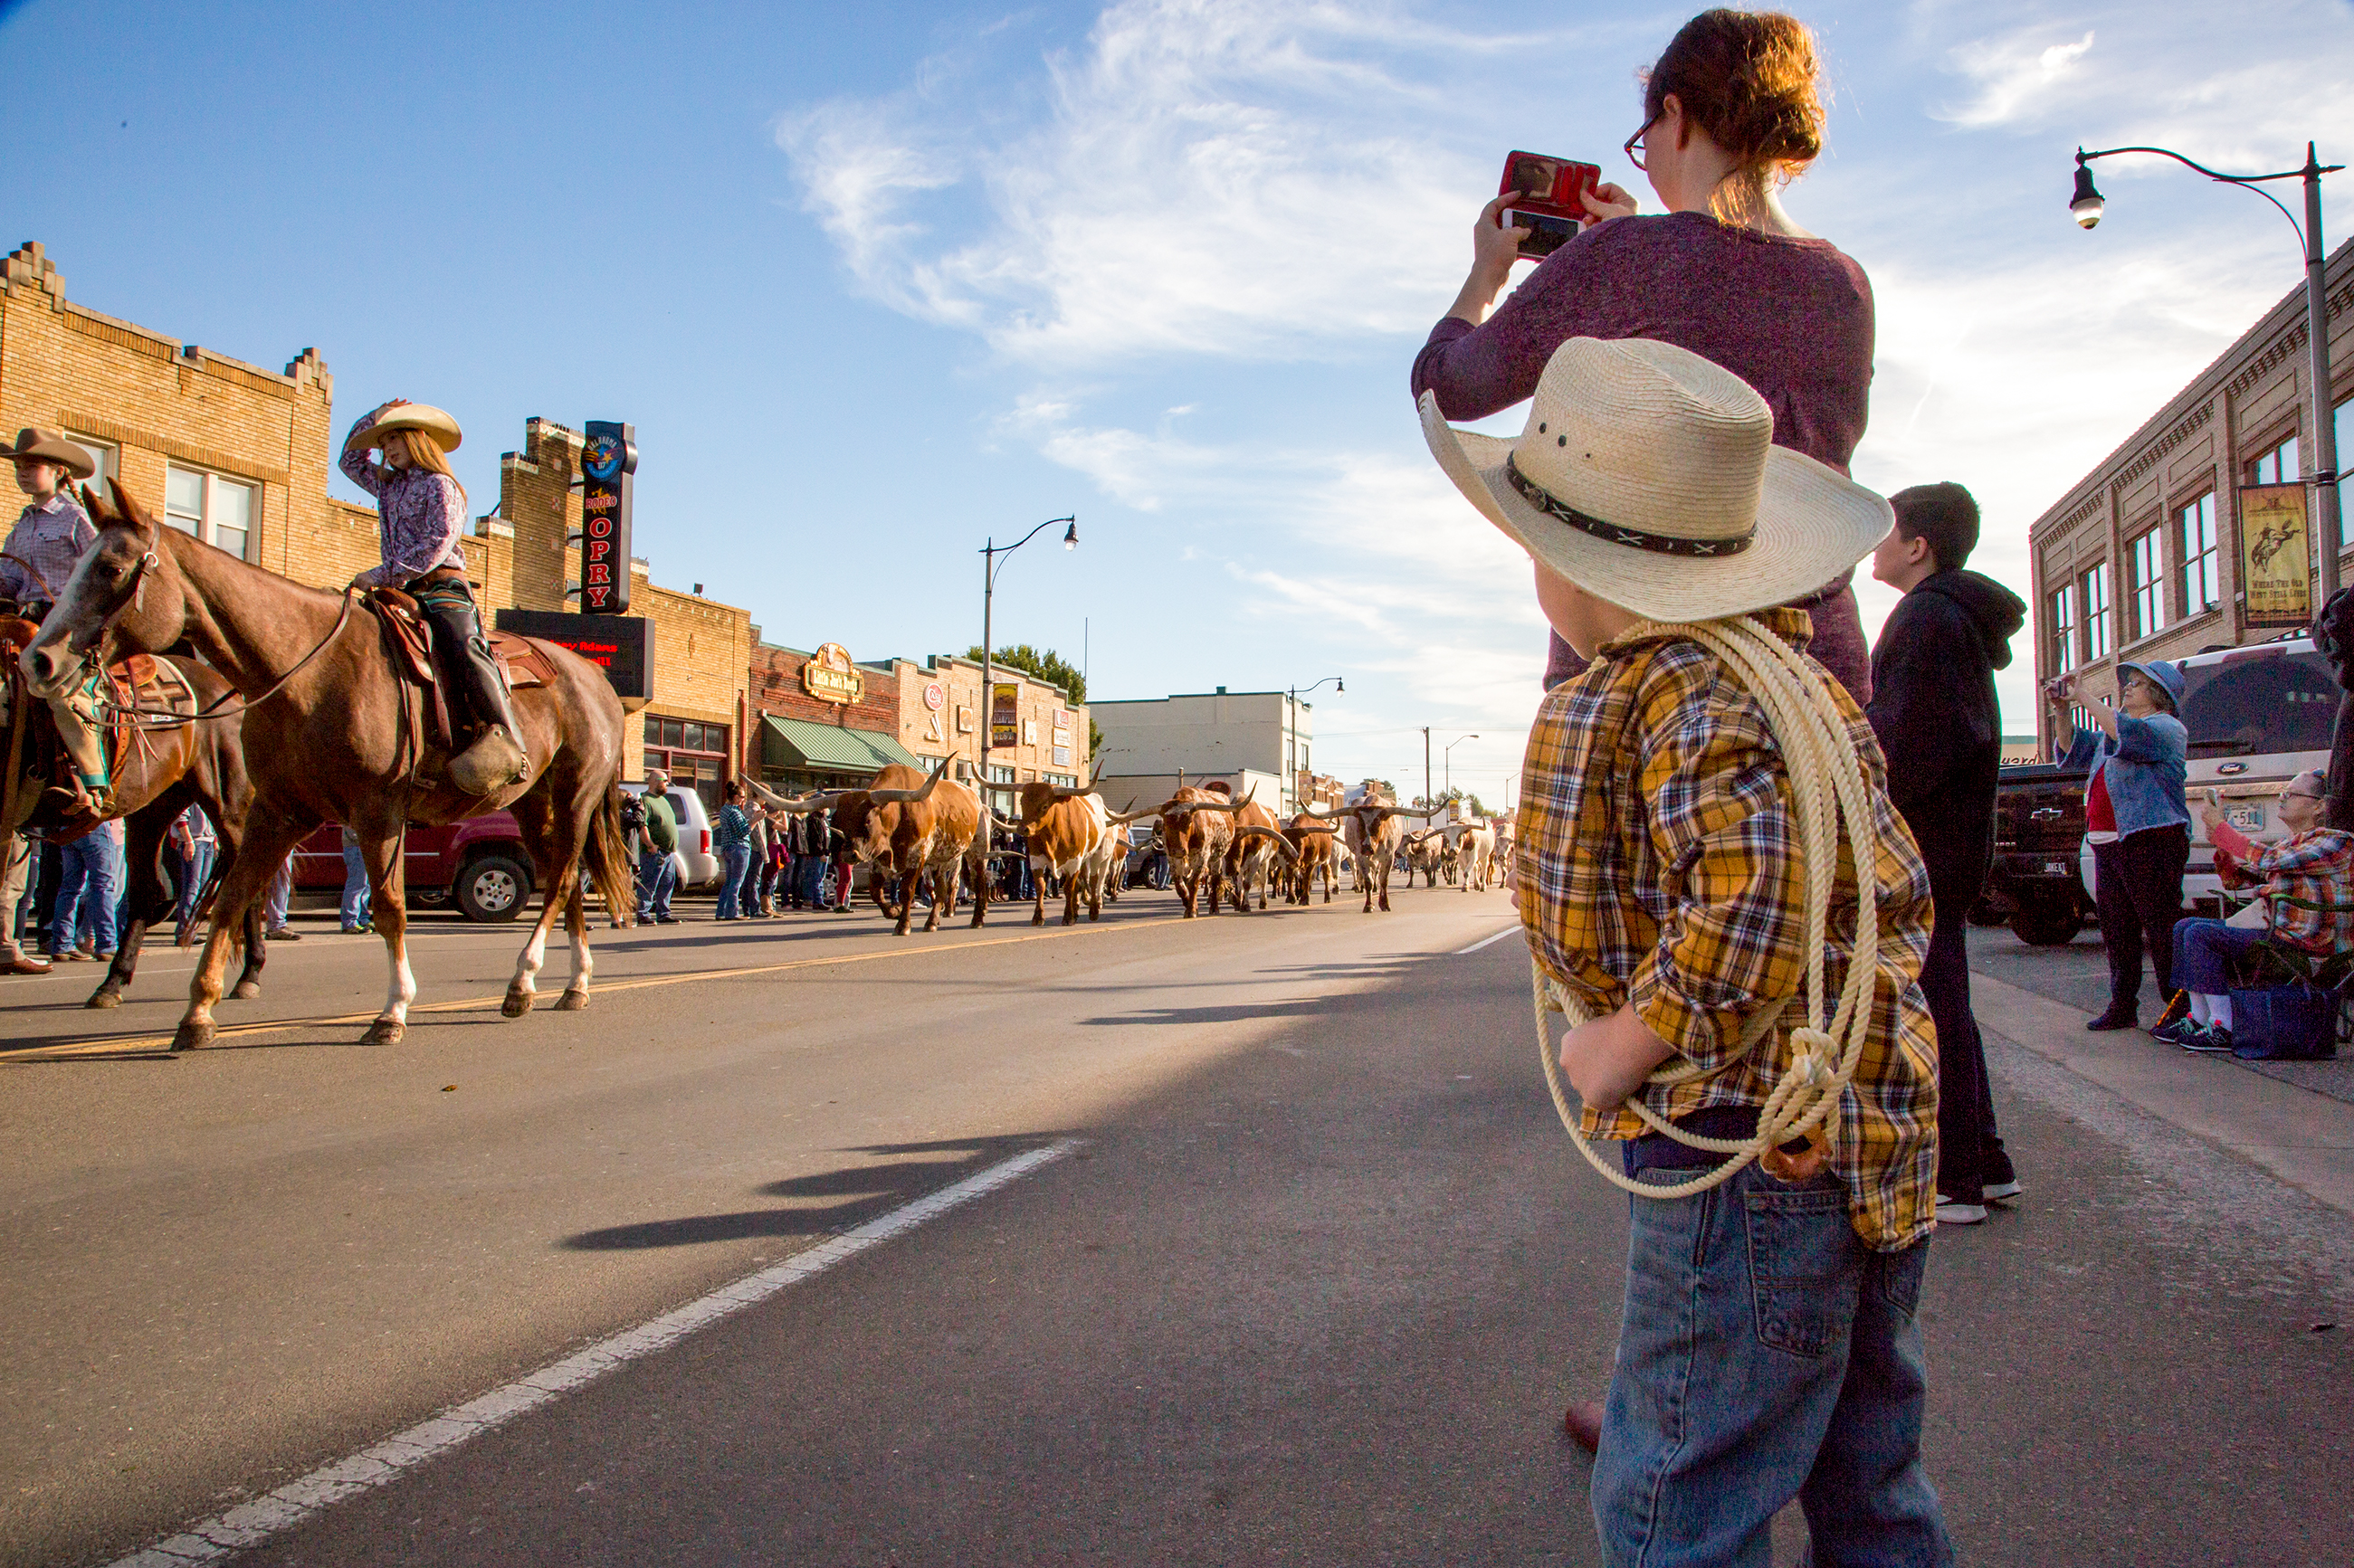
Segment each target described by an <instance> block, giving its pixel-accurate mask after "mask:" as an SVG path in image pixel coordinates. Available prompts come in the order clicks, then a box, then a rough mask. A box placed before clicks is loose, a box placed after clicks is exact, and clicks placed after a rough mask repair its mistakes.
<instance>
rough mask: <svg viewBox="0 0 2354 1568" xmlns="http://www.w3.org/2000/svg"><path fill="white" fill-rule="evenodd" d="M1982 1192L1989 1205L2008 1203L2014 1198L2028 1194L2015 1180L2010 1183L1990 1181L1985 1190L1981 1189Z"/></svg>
mask: <svg viewBox="0 0 2354 1568" xmlns="http://www.w3.org/2000/svg"><path fill="white" fill-rule="evenodd" d="M1980 1191H1981V1192H1984V1194H1985V1196H1986V1201H1987V1202H1989V1203H2008V1202H2010V1201H2011V1200H2012V1199H2013V1198H2016V1197H2018V1196H2019V1195H2020V1193H2022V1192H2026V1191H2027V1189H2026V1188H2024V1187H2022V1186H2020V1184H2019V1182H2018V1181H2015V1180H2014V1181H1989V1182H1988V1183H1987V1184H1986V1186H1985V1187H1984V1188H1982V1189H1980Z"/></svg>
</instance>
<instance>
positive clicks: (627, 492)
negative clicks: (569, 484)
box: [580, 419, 638, 615]
mask: <svg viewBox="0 0 2354 1568" xmlns="http://www.w3.org/2000/svg"><path fill="white" fill-rule="evenodd" d="M587 433H588V444H587V445H585V446H584V447H582V448H581V449H580V609H581V610H582V611H583V612H584V613H586V614H588V615H622V614H626V613H627V612H628V610H629V608H630V499H631V488H632V482H631V475H632V474H634V473H636V472H637V471H638V443H637V427H636V426H634V425H625V424H622V423H620V421H618V420H614V419H591V420H589V421H588V432H587Z"/></svg>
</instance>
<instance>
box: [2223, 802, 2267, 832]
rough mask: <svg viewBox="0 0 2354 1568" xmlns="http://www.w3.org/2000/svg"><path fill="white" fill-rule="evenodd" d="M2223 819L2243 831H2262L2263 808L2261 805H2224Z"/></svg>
mask: <svg viewBox="0 0 2354 1568" xmlns="http://www.w3.org/2000/svg"><path fill="white" fill-rule="evenodd" d="M2223 820H2224V821H2227V822H2229V823H2231V824H2232V826H2233V827H2235V828H2237V829H2239V830H2240V831H2241V832H2243V833H2258V832H2264V808H2263V807H2262V806H2230V807H2226V808H2225V809H2224V811H2223Z"/></svg>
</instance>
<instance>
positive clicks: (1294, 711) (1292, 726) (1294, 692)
mask: <svg viewBox="0 0 2354 1568" xmlns="http://www.w3.org/2000/svg"><path fill="white" fill-rule="evenodd" d="M1327 684H1329V685H1330V686H1331V688H1332V690H1333V691H1334V692H1336V693H1338V692H1345V691H1347V690H1348V689H1349V687H1348V683H1346V682H1344V681H1342V680H1341V677H1340V676H1338V675H1327V676H1325V677H1324V679H1323V680H1321V681H1317V682H1315V683H1311V684H1310V685H1306V686H1293V687H1291V688H1290V689H1289V690H1288V692H1287V693H1286V694H1285V702H1284V708H1283V726H1284V737H1283V738H1284V741H1285V743H1286V745H1287V746H1288V747H1289V751H1288V755H1287V756H1286V757H1285V758H1284V760H1285V761H1286V762H1287V763H1288V764H1289V765H1290V768H1291V806H1290V810H1294V811H1299V810H1305V809H1306V808H1305V807H1303V806H1301V805H1300V803H1299V694H1300V693H1301V692H1303V691H1306V692H1312V691H1314V690H1315V689H1316V688H1317V687H1318V686H1322V685H1327Z"/></svg>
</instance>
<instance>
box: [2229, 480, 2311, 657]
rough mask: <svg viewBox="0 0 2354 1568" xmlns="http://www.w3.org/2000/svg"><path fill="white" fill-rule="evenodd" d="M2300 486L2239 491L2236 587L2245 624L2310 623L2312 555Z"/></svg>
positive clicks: (2254, 487)
mask: <svg viewBox="0 0 2354 1568" xmlns="http://www.w3.org/2000/svg"><path fill="white" fill-rule="evenodd" d="M2311 538H2312V535H2311V533H2310V532H2309V531H2308V530H2307V528H2306V516H2305V486H2303V485H2302V484H2252V485H2249V486H2247V487H2245V488H2244V489H2243V490H2242V491H2241V492H2240V587H2241V588H2242V590H2243V593H2244V595H2245V597H2246V609H2247V613H2246V614H2245V616H2243V621H2244V622H2245V624H2247V625H2249V626H2284V627H2285V626H2304V625H2306V623H2308V622H2309V621H2311V620H2313V579H2312V576H2311V573H2312V570H2313V552H2312V549H2311V546H2310V543H2309V541H2310V540H2311Z"/></svg>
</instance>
